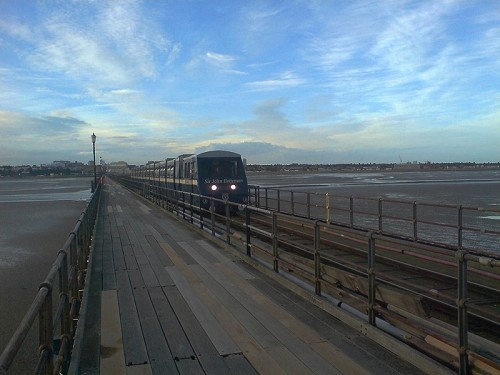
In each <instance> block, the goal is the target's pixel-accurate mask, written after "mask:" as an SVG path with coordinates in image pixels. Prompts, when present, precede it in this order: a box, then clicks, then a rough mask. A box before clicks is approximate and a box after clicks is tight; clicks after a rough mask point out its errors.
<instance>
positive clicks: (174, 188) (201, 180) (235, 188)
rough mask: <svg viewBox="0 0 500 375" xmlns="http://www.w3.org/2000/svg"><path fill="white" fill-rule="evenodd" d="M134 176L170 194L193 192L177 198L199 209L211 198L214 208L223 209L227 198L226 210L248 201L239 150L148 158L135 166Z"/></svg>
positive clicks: (206, 204) (209, 203)
mask: <svg viewBox="0 0 500 375" xmlns="http://www.w3.org/2000/svg"><path fill="white" fill-rule="evenodd" d="M134 177H136V178H140V179H143V180H149V182H150V183H151V184H153V185H155V186H159V187H166V188H167V194H169V195H170V196H173V194H176V193H177V194H178V193H179V192H187V193H193V194H189V195H187V194H186V195H184V196H182V197H181V199H183V200H187V199H189V204H192V205H193V206H194V207H196V208H198V207H199V208H201V209H203V210H209V209H210V206H211V204H212V202H213V204H214V208H215V210H216V211H223V210H225V206H226V202H230V204H229V205H228V206H229V208H230V211H231V212H235V211H237V210H238V208H239V209H241V208H242V207H243V205H246V204H247V203H248V182H247V177H246V173H245V168H244V165H243V161H242V158H241V155H240V154H238V153H235V152H231V151H223V150H217V151H207V152H203V153H200V154H183V155H179V156H177V157H176V158H168V159H166V160H165V161H160V162H149V163H148V164H146V166H144V167H141V168H138V169H137V170H136V171H135V172H134ZM211 198H214V199H211Z"/></svg>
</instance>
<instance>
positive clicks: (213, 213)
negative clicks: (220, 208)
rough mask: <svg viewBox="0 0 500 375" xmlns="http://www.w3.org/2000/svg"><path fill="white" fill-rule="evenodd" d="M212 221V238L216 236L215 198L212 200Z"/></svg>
mask: <svg viewBox="0 0 500 375" xmlns="http://www.w3.org/2000/svg"><path fill="white" fill-rule="evenodd" d="M210 220H211V222H212V236H215V204H214V199H213V198H210Z"/></svg>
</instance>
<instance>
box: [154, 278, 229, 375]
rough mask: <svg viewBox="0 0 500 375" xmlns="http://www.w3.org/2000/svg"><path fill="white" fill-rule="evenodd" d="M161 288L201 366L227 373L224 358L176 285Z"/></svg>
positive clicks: (218, 372) (216, 371) (211, 371)
mask: <svg viewBox="0 0 500 375" xmlns="http://www.w3.org/2000/svg"><path fill="white" fill-rule="evenodd" d="M163 290H164V292H165V295H166V296H167V299H168V301H169V303H170V305H171V306H172V308H173V310H174V311H175V314H176V316H177V319H178V320H179V322H180V324H181V326H182V329H183V331H184V333H185V334H186V337H187V338H188V341H189V343H190V345H191V347H192V348H193V350H194V353H195V356H196V357H197V358H198V360H199V362H200V364H201V366H202V367H203V368H205V369H207V371H208V372H210V373H213V374H226V373H228V372H229V370H228V368H227V366H226V365H225V363H224V360H223V359H222V357H221V356H220V355H219V353H218V352H217V349H216V348H215V346H214V345H213V343H212V341H210V338H209V337H208V335H207V334H206V333H205V331H204V330H203V327H202V326H201V324H200V323H199V322H198V320H197V319H196V316H195V315H194V314H193V312H192V311H191V309H190V308H189V305H188V304H187V302H186V301H185V299H184V298H183V296H182V295H181V293H180V291H179V290H178V289H177V288H176V287H167V288H163ZM185 360H190V359H185Z"/></svg>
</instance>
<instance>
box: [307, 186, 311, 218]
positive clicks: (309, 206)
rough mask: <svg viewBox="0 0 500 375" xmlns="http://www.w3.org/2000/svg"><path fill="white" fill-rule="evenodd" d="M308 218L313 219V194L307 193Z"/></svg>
mask: <svg viewBox="0 0 500 375" xmlns="http://www.w3.org/2000/svg"><path fill="white" fill-rule="evenodd" d="M307 218H308V219H310V218H311V193H309V192H307Z"/></svg>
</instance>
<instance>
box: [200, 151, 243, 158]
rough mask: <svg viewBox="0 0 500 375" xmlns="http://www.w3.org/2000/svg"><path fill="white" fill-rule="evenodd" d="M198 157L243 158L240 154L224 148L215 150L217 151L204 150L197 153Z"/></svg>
mask: <svg viewBox="0 0 500 375" xmlns="http://www.w3.org/2000/svg"><path fill="white" fill-rule="evenodd" d="M197 156H198V158H234V157H236V158H241V155H240V154H237V153H236V152H232V151H224V150H215V151H207V152H202V153H201V154H198V155H197Z"/></svg>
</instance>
